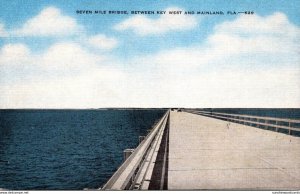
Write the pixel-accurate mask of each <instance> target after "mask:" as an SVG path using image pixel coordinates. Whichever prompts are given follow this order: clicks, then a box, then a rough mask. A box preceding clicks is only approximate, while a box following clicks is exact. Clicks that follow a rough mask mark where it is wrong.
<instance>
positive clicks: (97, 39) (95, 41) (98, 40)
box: [88, 34, 118, 50]
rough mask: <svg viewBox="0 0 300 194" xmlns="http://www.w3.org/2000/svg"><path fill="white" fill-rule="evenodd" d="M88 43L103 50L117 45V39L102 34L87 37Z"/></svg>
mask: <svg viewBox="0 0 300 194" xmlns="http://www.w3.org/2000/svg"><path fill="white" fill-rule="evenodd" d="M88 43H89V44H90V45H91V46H92V47H94V48H97V49H103V50H111V49H113V48H115V47H117V45H118V41H117V40H116V39H115V38H111V37H107V36H106V35H104V34H98V35H95V36H91V37H89V38H88Z"/></svg>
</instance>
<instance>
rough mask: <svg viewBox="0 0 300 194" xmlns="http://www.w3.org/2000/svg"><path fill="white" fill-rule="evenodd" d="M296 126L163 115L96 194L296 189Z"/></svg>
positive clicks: (233, 117) (191, 113) (299, 144)
mask: <svg viewBox="0 0 300 194" xmlns="http://www.w3.org/2000/svg"><path fill="white" fill-rule="evenodd" d="M299 124H300V120H292V119H279V118H272V117H258V116H250V115H238V114H225V113H215V112H214V113H213V112H207V111H196V110H192V109H183V110H180V109H179V110H178V109H176V110H168V111H167V112H166V113H165V114H164V116H163V117H162V118H161V119H160V121H159V122H158V123H157V124H156V125H155V127H154V128H153V129H152V130H151V131H150V132H149V134H148V135H147V136H146V137H145V138H141V139H140V140H141V142H140V144H139V145H138V147H137V148H135V149H127V150H125V151H124V156H125V159H126V160H125V161H124V163H123V164H122V165H121V166H120V167H119V168H118V170H117V171H116V172H115V173H114V174H113V176H112V177H111V178H110V179H109V180H108V182H107V183H106V184H105V185H104V186H103V187H102V188H101V189H103V190H299V189H300V137H299V136H295V135H294V134H296V133H298V132H300V127H299ZM284 130H285V131H286V133H281V132H280V131H284ZM298 134H299V133H298Z"/></svg>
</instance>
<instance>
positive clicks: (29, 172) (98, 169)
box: [0, 109, 300, 190]
mask: <svg viewBox="0 0 300 194" xmlns="http://www.w3.org/2000/svg"><path fill="white" fill-rule="evenodd" d="M205 110H207V111H210V110H211V109H205ZM165 111H166V110H165V109H138V110H137V109H135V110H133V109H123V110H113V109H109V110H100V109H99V110H0V188H5V189H12V190H82V189H84V188H89V189H95V188H99V187H101V186H103V184H104V183H105V182H106V181H107V180H108V179H109V178H110V177H111V175H112V174H113V173H114V172H115V171H116V169H117V168H118V167H119V166H120V165H121V164H122V160H123V150H124V149H126V148H135V147H136V146H137V145H138V138H139V136H140V135H146V134H147V130H148V129H151V128H152V126H153V125H154V123H155V122H157V121H158V120H159V119H160V118H161V117H162V115H163V114H164V112H165ZM212 111H215V112H224V113H233V114H250V115H257V116H269V117H278V118H293V119H300V109H213V110H212Z"/></svg>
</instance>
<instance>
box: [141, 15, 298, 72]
mask: <svg viewBox="0 0 300 194" xmlns="http://www.w3.org/2000/svg"><path fill="white" fill-rule="evenodd" d="M257 25H258V26H263V27H261V28H260V27H259V28H258V27H257ZM279 29H280V31H279V32H278V30H279ZM299 45H300V29H299V27H297V26H295V25H294V24H292V23H290V22H289V21H288V19H287V17H286V16H285V15H284V14H282V13H274V14H273V15H271V16H267V17H261V16H246V15H243V16H240V17H238V18H237V19H236V20H233V21H226V22H224V23H221V24H219V25H216V26H215V29H214V32H213V33H212V34H211V35H209V36H208V38H207V40H206V41H205V42H204V43H203V44H198V45H196V46H193V47H181V48H174V49H171V50H164V51H160V52H159V53H156V54H155V55H149V56H148V57H147V59H144V61H149V59H151V62H152V63H153V64H155V65H156V66H169V65H171V66H173V67H184V68H199V67H201V66H204V67H205V68H207V67H209V68H208V69H212V67H216V68H217V67H219V66H221V67H228V68H229V67H235V68H236V67H239V68H241V67H249V66H254V67H258V66H264V67H265V66H268V67H272V66H276V65H292V64H294V65H296V64H297V63H299V61H300V56H299V52H300V46H299Z"/></svg>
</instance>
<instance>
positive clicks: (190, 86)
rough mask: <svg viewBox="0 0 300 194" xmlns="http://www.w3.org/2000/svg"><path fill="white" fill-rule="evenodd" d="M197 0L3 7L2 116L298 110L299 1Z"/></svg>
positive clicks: (14, 0) (8, 0)
mask: <svg viewBox="0 0 300 194" xmlns="http://www.w3.org/2000/svg"><path fill="white" fill-rule="evenodd" d="M199 2H200V1H196V0H194V1H193V0H191V1H179V0H178V1H176V0H173V1H170V0H164V1H162V0H161V1H158V0H156V1H151V2H150V1H148V0H144V1H132V0H122V1H119V0H112V1H99V0H88V1H86V0H75V1H73V0H72V1H71V0H64V1H58V0H57V1H49V0H48V1H39V2H38V3H37V2H36V1H33V0H28V1H21V0H4V1H2V2H1V4H0V9H1V12H0V92H1V95H0V108H2V109H3V108H103V107H158V108H159V107H190V108H205V107H213V108H217V107H220V108H223V107H228V108H230V107H232V108H237V107H241V108H268V107H269V108H300V13H299V10H300V2H299V1H294V0H293V1H292V0H282V1H260V0H249V1H245V0H235V1H231V0H225V1H224V0H222V1H221V0H215V1H211V0H204V1H201V3H199ZM212 2H214V3H212ZM77 10H92V11H94V10H106V11H109V10H111V11H117V10H120V11H123V10H126V11H128V12H129V14H127V15H109V14H106V15H101V14H77V13H76V11H77ZM130 11H155V12H156V11H166V14H161V15H158V14H154V15H134V14H130ZM169 11H182V14H178V15H170V14H168V13H169ZM184 11H194V12H197V11H223V12H224V15H197V14H193V15H186V14H184ZM227 11H232V12H233V11H236V12H243V11H254V14H253V15H247V14H243V13H241V14H236V15H235V14H227Z"/></svg>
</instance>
